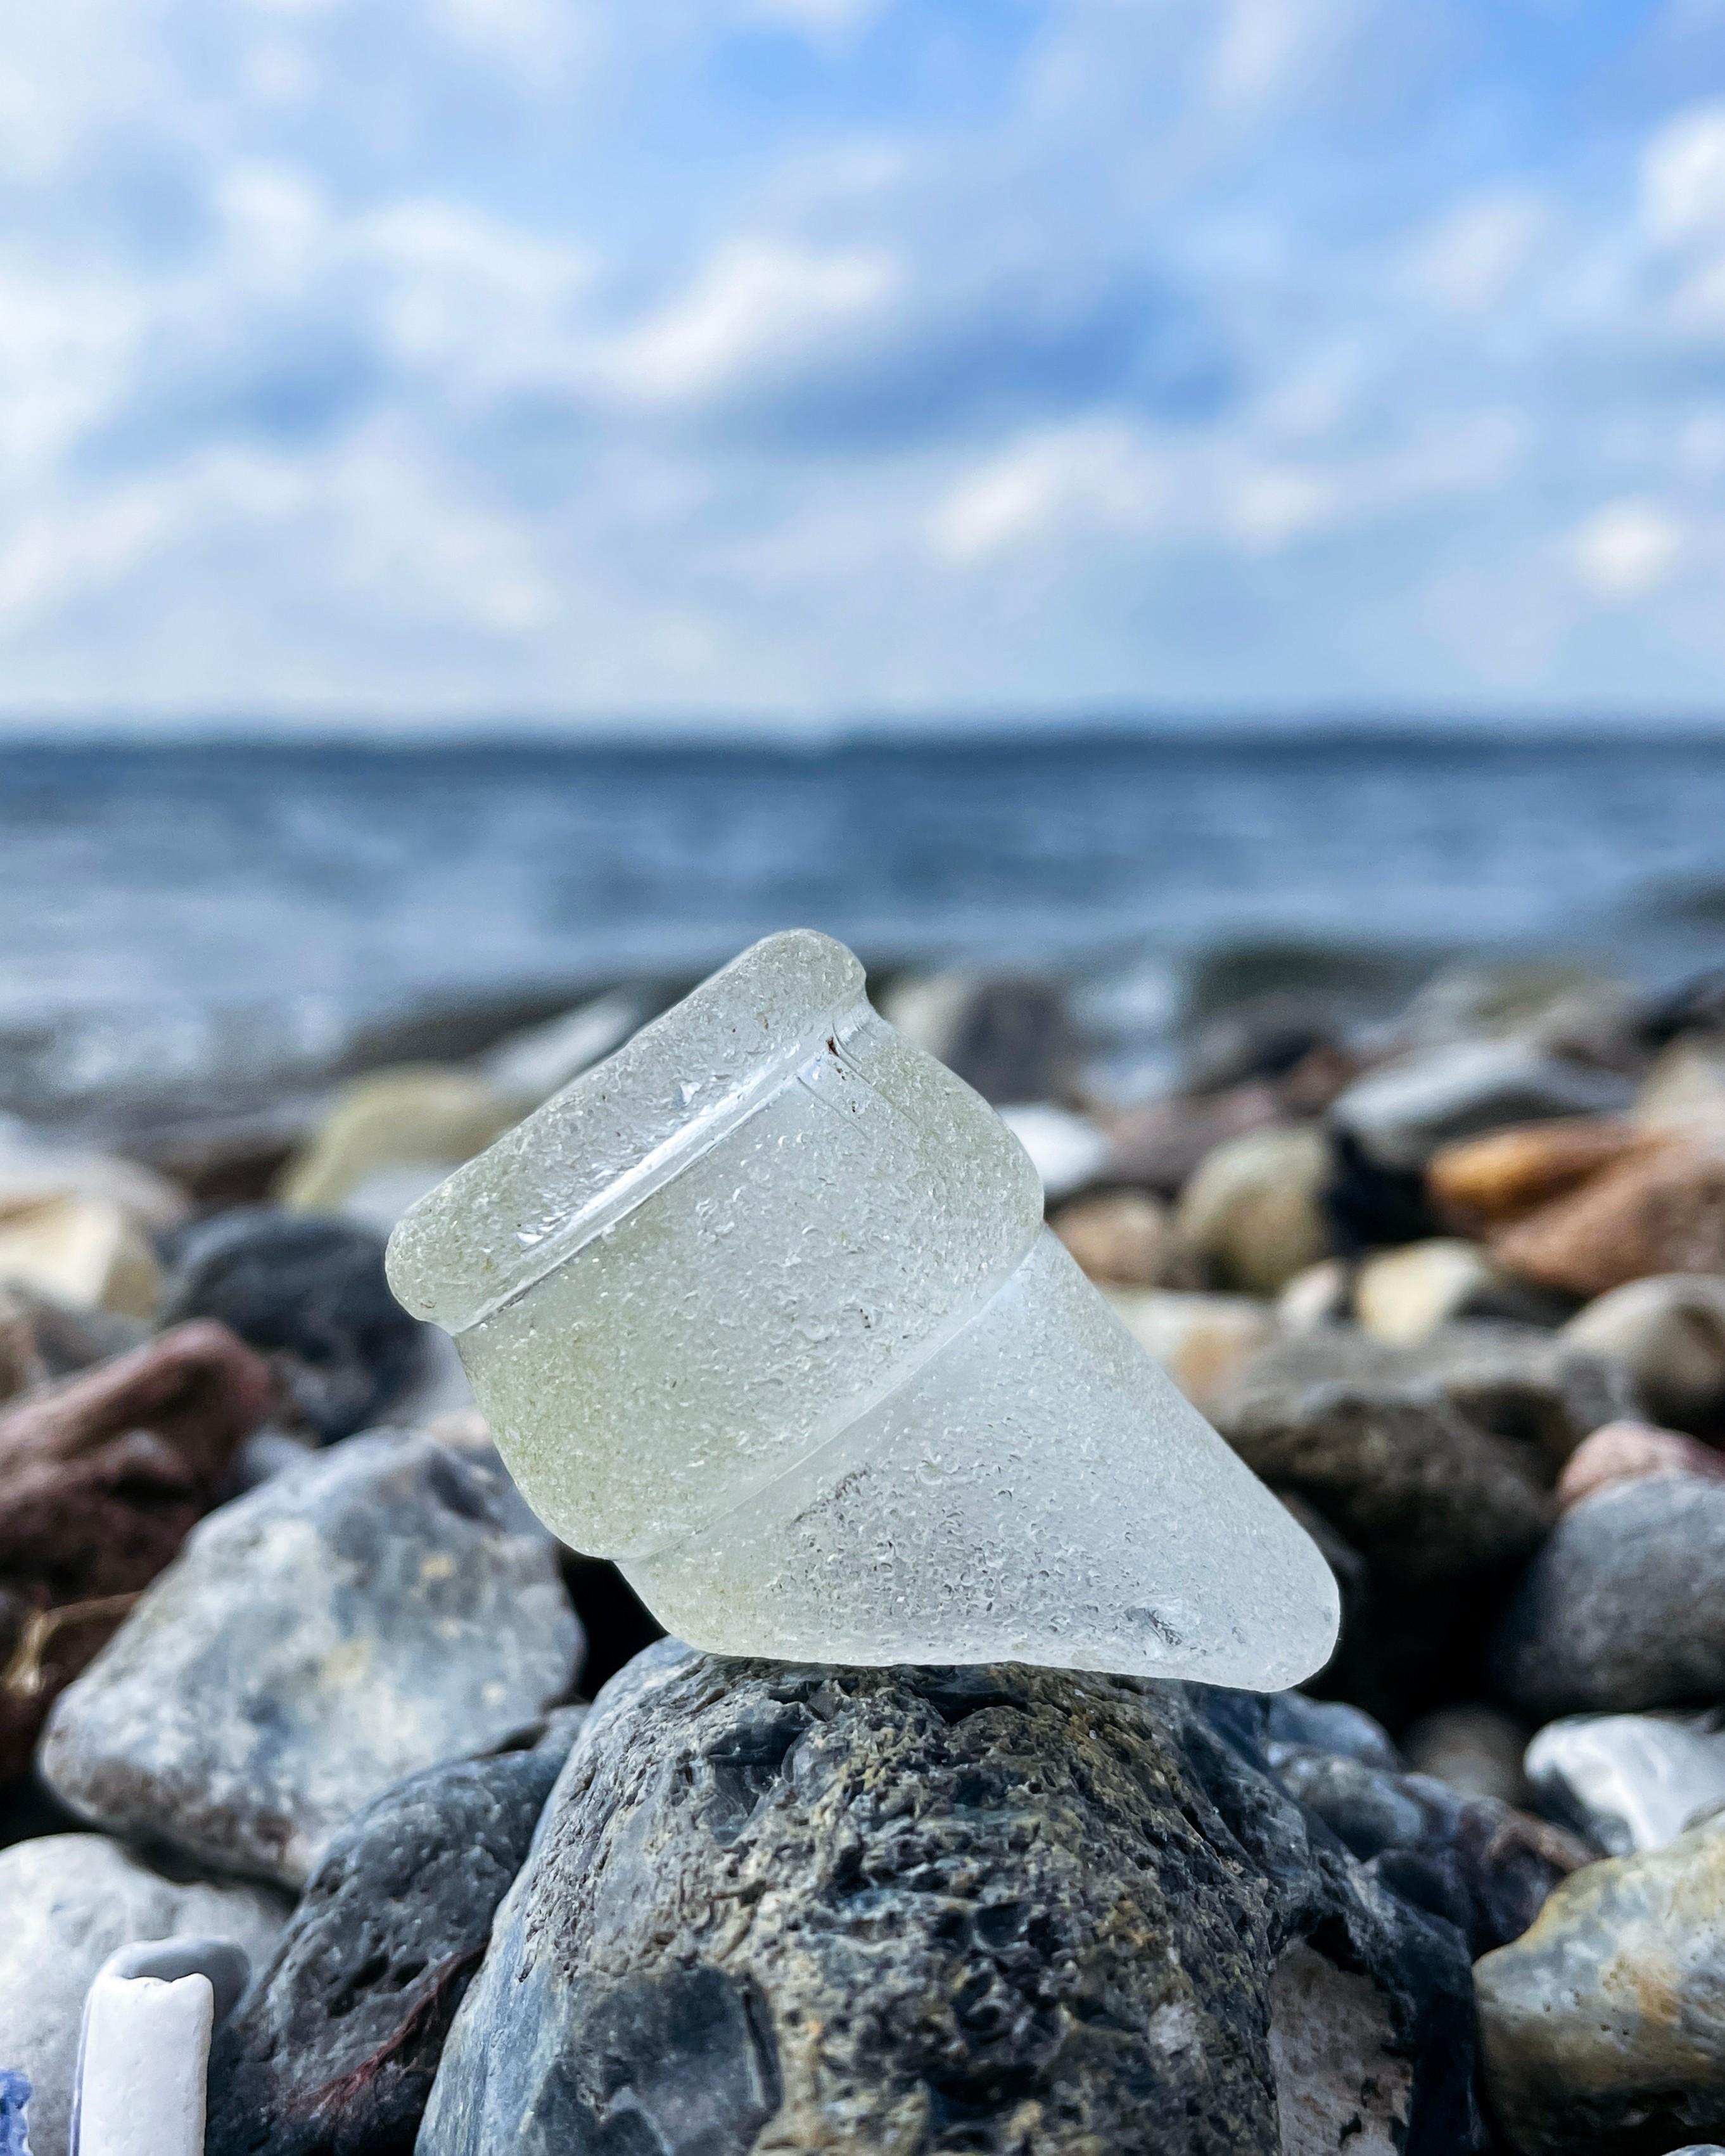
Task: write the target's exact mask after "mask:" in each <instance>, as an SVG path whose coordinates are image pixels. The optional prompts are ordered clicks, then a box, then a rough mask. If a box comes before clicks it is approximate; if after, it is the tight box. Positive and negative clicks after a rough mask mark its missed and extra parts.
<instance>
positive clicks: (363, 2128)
mask: <svg viewBox="0 0 1725 2156" xmlns="http://www.w3.org/2000/svg"><path fill="white" fill-rule="evenodd" d="M584 1712H585V1710H584V1709H583V1708H580V1707H565V1708H562V1709H561V1710H560V1711H559V1712H557V1713H556V1714H555V1715H553V1716H552V1717H551V1726H550V1727H548V1728H547V1729H546V1730H545V1732H543V1734H542V1735H541V1736H540V1737H539V1738H537V1741H536V1742H535V1743H531V1744H529V1745H525V1746H523V1747H521V1748H518V1749H515V1750H511V1751H507V1752H501V1753H495V1754H492V1755H491V1756H490V1757H487V1758H480V1759H461V1760H456V1761H454V1762H453V1763H449V1764H448V1765H445V1766H441V1767H429V1768H427V1769H426V1770H425V1772H424V1774H410V1775H409V1776H408V1779H407V1780H406V1781H404V1782H398V1783H397V1784H395V1786H394V1788H393V1789H386V1790H385V1791H384V1792H383V1794H382V1796H381V1797H377V1798H374V1799H372V1802H371V1803H370V1804H367V1805H365V1806H364V1807H363V1808H362V1809H361V1810H360V1811H358V1812H357V1813H356V1814H355V1815H354V1816H353V1817H352V1819H351V1820H349V1821H348V1822H347V1825H346V1826H344V1827H343V1828H342V1829H341V1830H340V1832H339V1833H337V1834H336V1835H334V1836H333V1837H332V1838H331V1841H330V1844H329V1846H328V1847H327V1849H326V1851H325V1852H324V1857H323V1861H322V1862H321V1864H320V1865H319V1866H318V1868H317V1870H316V1872H314V1873H313V1875H312V1877H311V1883H310V1884H309V1885H308V1886H307V1887H306V1890H305V1897H304V1899H303V1900H302V1901H301V1902H300V1906H299V1907H298V1908H297V1909H296V1910H295V1912H294V1915H293V1918H292V1921H291V1922H290V1924H289V1926H288V1928H287V1930H286V1931H285V1933H284V1934H283V1935H282V1938H281V1943H280V1946H279V1947H278V1948H277V1949H276V1952H275V1957H274V1958H273V1959H272V1960H271V1961H270V1963H269V1964H268V1965H267V1966H266V1967H265V1968H264V1969H261V1970H259V1973H258V1975H257V1978H256V1980H255V1981H254V1984H253V1985H252V1988H251V1989H250V1991H249V1993H248V1994H247V1995H246V1997H245V1999H244V2003H243V2004H242V2005H241V2007H240V2010H239V2013H237V2014H236V2015H234V2018H233V2020H231V2021H229V2022H228V2025H227V2026H226V2027H225V2028H223V2029H222V2030H220V2031H219V2033H218V2035H217V2038H216V2041H215V2046H214V2048H213V2051H212V2052H211V2054H210V2071H209V2082H210V2100H209V2123H208V2133H207V2134H206V2137H205V2148H206V2151H207V2156H326V2152H329V2151H332V2150H337V2149H339V2150H354V2151H359V2150H379V2151H381V2150H386V2149H404V2148H408V2147H409V2146H410V2145H411V2143H412V2141H413V2135H414V2133H415V2132H416V2131H417V2130H418V2124H419V2119H420V2115H421V2114H422V2112H424V2108H425V2099H426V2097H427V2096H428V2095H429V2092H430V2089H431V2083H432V2077H433V2076H434V2074H435V2072H436V2071H437V2063H438V2060H439V2056H441V2053H442V2050H443V2043H444V2037H445V2035H447V2033H448V2031H449V2024H450V2022H451V2020H453V2019H454V2014H455V2010H456V2008H457V2007H458V2006H459V2005H460V2003H461V1999H462V1997H463V1994H465V1991H466V1989H467V1986H468V1984H470V1982H471V1980H472V1978H473V1974H474V1971H475V1969H477V1968H478V1966H479V1964H480V1960H481V1958H482V1957H483V1956H484V1953H485V1943H486V1941H487V1939H488V1938H490V1931H491V1919H492V1917H493V1916H494V1915H495V1912H496V1907H497V1904H498V1902H499V1901H500V1900H501V1898H502V1897H503V1895H504V1893H505V1892H506V1890H507V1888H508V1886H509V1885H510V1882H511V1881H512V1880H513V1879H514V1877H515V1875H516V1872H517V1871H519V1870H520V1869H521V1861H522V1860H523V1858H524V1857H525V1856H526V1853H527V1850H528V1847H529V1845H530V1844H531V1840H532V1836H533V1830H534V1828H535V1827H536V1825H537V1824H538V1820H539V1815H540V1813H541V1811H542V1809H543V1808H544V1804H545V1799H546V1798H547V1796H548V1795H549V1794H550V1793H551V1788H552V1783H553V1782H555V1780H556V1779H557V1773H558V1770H559V1768H561V1767H562V1763H563V1761H564V1759H565V1758H567V1755H568V1751H569V1747H570V1744H571V1743H572V1742H573V1739H574V1736H575V1732H576V1731H577V1729H578V1727H580V1723H581V1720H582V1717H583V1713H584Z"/></svg>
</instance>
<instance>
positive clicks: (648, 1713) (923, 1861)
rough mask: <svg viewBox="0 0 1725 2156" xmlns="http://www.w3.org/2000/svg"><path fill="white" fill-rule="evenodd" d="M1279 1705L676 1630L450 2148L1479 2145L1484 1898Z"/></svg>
mask: <svg viewBox="0 0 1725 2156" xmlns="http://www.w3.org/2000/svg"><path fill="white" fill-rule="evenodd" d="M1265 1724H1266V1713H1265V1707H1264V1703H1263V1702H1261V1701H1260V1700H1258V1699H1256V1698H1255V1697H1253V1696H1252V1695H1250V1694H1240V1693H1235V1694H1231V1695H1224V1694H1219V1693H1205V1692H1204V1691H1202V1690H1201V1689H1200V1688H1198V1687H1187V1686H1179V1685H1160V1686H1158V1685H1155V1684H1151V1683H1146V1682H1142V1681H1134V1680H1131V1679H1123V1678H1107V1677H1095V1676H1075V1675H1070V1674H1067V1673H1065V1672H1060V1671H1048V1670H1035V1669H1028V1668H1024V1667H1005V1666H1002V1667H995V1668H982V1669H963V1670H935V1669H893V1670H859V1669H840V1668H824V1669H822V1668H806V1667H795V1666H783V1665H777V1664H768V1663H762V1662H751V1661H725V1660H722V1659H721V1658H719V1657H716V1656H711V1655H701V1654H697V1653H695V1652H693V1651H691V1650H689V1649H687V1648H685V1647H683V1646H681V1645H679V1644H678V1643H677V1642H675V1641H674V1640H667V1641H663V1642H661V1643H660V1645H658V1646H656V1647H653V1648H649V1650H647V1652H646V1653H645V1654H644V1655H639V1656H638V1657H637V1658H636V1660H635V1661H634V1662H633V1663H631V1664H630V1665H629V1667H628V1668H627V1669H626V1670H624V1671H622V1672H620V1673H619V1676H617V1677H616V1678H614V1680H613V1681H612V1682H611V1683H610V1684H609V1685H608V1686H606V1688H605V1691H603V1693H602V1694H601V1696H600V1698H599V1701H598V1704H597V1705H596V1707H595V1708H594V1711H593V1714H592V1716H591V1717H590V1718H589V1720H588V1723H587V1725H586V1727H584V1729H583V1732H582V1735H581V1738H580V1739H579V1740H578V1743H577V1745H576V1748H575V1750H574V1752H573V1753H572V1754H571V1757H570V1759H569V1761H568V1763H567V1766H566V1767H565V1768H564V1769H563V1772H562V1776H561V1777H560V1779H559V1781H558V1784H557V1788H556V1789H555V1790H554V1791H553V1793H552V1797H551V1799H550V1800H549V1802H548V1803H547V1807H546V1810H545V1814H544V1816H543V1818H542V1821H541V1825H540V1830H539V1835H538V1837H537V1840H536V1844H535V1847H534V1851H533V1854H532V1855H531V1857H530V1858H529V1860H528V1861H527V1864H526V1867H525V1868H524V1869H523V1871H522V1872H521V1876H520V1877H519V1878H518V1879H517V1881H516V1884H515V1886H513V1887H512V1888H511V1892H510V1893H509V1895H508V1897H506V1900H505V1902H504V1903H503V1905H502V1907H501V1908H500V1910H499V1912H498V1915H497V1921H496V1923H495V1928H494V1929H493V1932H492V1937H491V1944H490V1951H489V1953H487V1955H486V1958H485V1964H484V1967H483V1968H482V1969H481V1970H480V1974H479V1976H478V1978H477V1979H475V1983H474V1984H473V1987H472V1989H470V1991H469V1993H468V1994H467V1997H466V1999H465V2002H464V2003H463V2005H462V2008H461V2010H460V2012H459V2015H457V2017H456V2020H455V2023H454V2028H453V2029H452V2030H451V2031H450V2034H449V2040H448V2042H447V2043H446V2045H445V2046H444V2056H443V2063H442V2065H441V2066H440V2068H439V2072H438V2076H437V2081H436V2082H435V2085H434V2088H433V2092H432V2097H431V2102H430V2104H429V2107H428V2110H427V2112H426V2115H425V2119H424V2124H423V2126H422V2128H421V2129H420V2133H419V2138H418V2143H417V2149H418V2156H495V2152H496V2151H498V2150H501V2149H503V2148H508V2149H509V2150H510V2151H511V2156H601V2152H603V2156H624V2152H635V2151H639V2152H643V2156H646V2152H652V2156H660V2152H675V2156H745V2152H751V2151H763V2150H765V2149H768V2148H773V2149H783V2150H785V2151H787V2152H788V2151H791V2150H798V2149H814V2148H819V2149H820V2150H821V2151H822V2152H823V2156H880V2152H882V2151H884V2150H887V2149H893V2150H902V2151H905V2152H907V2156H908V2152H911V2151H917V2150H927V2151H932V2150H935V2149H937V2148H942V2149H951V2150H957V2149H961V2148H970V2149H976V2150H983V2149H998V2150H1001V2151H1005V2150H1007V2149H1013V2150H1023V2151H1027V2152H1028V2151H1034V2152H1035V2156H1081V2152H1084V2156H1094V2152H1096V2151H1098V2150H1102V2149H1108V2150H1113V2149H1119V2150H1122V2151H1126V2150H1136V2149H1155V2150H1156V2151H1157V2152H1158V2156H1199V2152H1204V2156H1222V2152H1224V2151H1225V2152H1227V2156H1281V2151H1283V2150H1284V2149H1286V2148H1298V2149H1300V2150H1301V2151H1303V2152H1309V2156H1319V2152H1326V2151H1330V2150H1337V2151H1339V2150H1344V2149H1345V2150H1348V2151H1349V2152H1350V2156H1352V2152H1354V2151H1357V2150H1358V2149H1361V2148H1380V2147H1381V2148H1386V2149H1387V2148H1399V2147H1402V2146H1404V2145H1405V2146H1406V2147H1407V2148H1412V2149H1431V2150H1438V2149H1441V2150H1444V2151H1445V2152H1456V2156H1459V2152H1461V2151H1464V2150H1467V2149H1471V2148H1476V2147H1477V2146H1478V2145H1479V2141H1480V2126H1479V2121H1478V2118H1477V2116H1476V2112H1475V2110H1474V2107H1473V2100H1472V2093H1471V2091H1472V2022H1471V2006H1470V2000H1469V1995H1468V1988H1467V1982H1466V1949H1465V1948H1464V1947H1463V1945H1462V1943H1461V1938H1460V1936H1459V1934H1458V1933H1456V1931H1455V1928H1453V1927H1452V1926H1450V1924H1447V1923H1445V1922H1438V1921H1435V1920H1434V1919H1432V1918H1430V1917H1426V1916H1425V1915H1424V1914H1422V1913H1421V1912H1418V1911H1416V1910H1414V1908H1412V1907H1410V1906H1409V1905H1408V1904H1407V1903H1405V1902H1403V1901H1401V1900H1400V1898H1399V1897H1397V1896H1396V1895H1394V1894H1393V1893H1391V1892H1388V1891H1386V1890H1385V1889H1384V1888H1383V1887H1382V1886H1379V1885H1378V1884H1377V1883H1375V1882H1373V1881H1371V1880H1369V1879H1368V1878H1367V1877H1366V1876H1365V1875H1364V1874H1363V1872H1362V1871H1361V1870H1360V1868H1359V1867H1358V1866H1357V1865H1355V1864H1354V1862H1353V1860H1352V1859H1351V1858H1350V1857H1349V1856H1348V1855H1347V1853H1346V1852H1345V1851H1343V1849H1342V1847H1341V1846H1340V1845H1339V1844H1338V1843H1337V1841H1336V1840H1334V1838H1333V1837H1332V1835H1330V1834H1329V1833H1328V1832H1327V1830H1325V1829H1324V1828H1323V1826H1322V1825H1321V1824H1320V1823H1319V1822H1318V1821H1317V1820H1316V1819H1314V1818H1313V1817H1312V1815H1310V1814H1308V1813H1307V1812H1306V1811H1305V1810H1304V1809H1302V1808H1301V1806H1300V1805H1299V1804H1297V1803H1296V1802H1295V1801H1293V1800H1292V1799H1291V1798H1289V1797H1288V1796H1287V1794H1286V1793H1285V1792H1284V1791H1283V1790H1282V1789H1281V1788H1280V1787H1279V1786H1278V1785H1277V1784H1276V1782H1275V1781H1274V1780H1273V1779H1272V1778H1271V1776H1270V1775H1269V1774H1267V1773H1266V1771H1265V1770H1264V1768H1263V1766H1262V1764H1261V1759H1262V1747H1263V1745H1264V1743H1265V1742H1266V1727H1265ZM1279 2102H1280V2107H1281V2125H1279V2123H1278V2104H1279ZM1296 2118H1297V2121H1298V2132H1297V2133H1296V2134H1295V2135H1293V2136H1292V2137H1291V2138H1284V2136H1285V2131H1286V2128H1287V2125H1288V2123H1289V2122H1290V2121H1292V2120H1294V2119H1296ZM1362 2137H1363V2138H1362Z"/></svg>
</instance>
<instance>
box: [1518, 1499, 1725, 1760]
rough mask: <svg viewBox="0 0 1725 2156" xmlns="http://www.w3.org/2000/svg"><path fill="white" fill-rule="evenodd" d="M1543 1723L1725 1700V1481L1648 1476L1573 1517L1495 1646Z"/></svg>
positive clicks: (1560, 1528) (1586, 1504)
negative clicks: (1563, 1717) (1572, 1716)
mask: <svg viewBox="0 0 1725 2156" xmlns="http://www.w3.org/2000/svg"><path fill="white" fill-rule="evenodd" d="M1494 1653H1495V1659H1496V1666H1497V1676H1498V1686H1499V1688H1500V1689H1501V1690H1502V1694H1503V1696H1504V1697H1505V1698H1506V1699H1507V1700H1509V1701H1511V1702H1512V1703H1513V1704H1514V1705H1515V1706H1517V1707H1520V1708H1522V1710H1523V1712H1526V1713H1527V1715H1528V1716H1529V1717H1531V1718H1532V1720H1533V1721H1535V1722H1545V1721H1549V1720H1550V1719H1552V1718H1553V1717H1555V1716H1558V1715H1563V1714H1586V1713H1601V1714H1610V1713H1632V1712H1635V1711H1636V1710H1637V1709H1639V1708H1642V1707H1687V1706H1706V1707H1711V1706H1712V1705H1714V1704H1715V1703H1716V1702H1718V1701H1720V1700H1722V1699H1725V1482H1719V1481H1711V1480H1708V1479H1705V1478H1703V1477H1702V1476H1696V1475H1650V1476H1643V1477H1641V1478H1640V1480H1638V1481H1632V1482H1618V1483H1614V1484H1611V1485H1609V1486H1608V1487H1607V1488H1605V1489H1604V1490H1600V1491H1596V1492H1595V1493H1594V1495H1593V1496H1590V1497H1588V1498H1586V1499H1584V1501H1582V1502H1581V1503H1580V1504H1579V1505H1577V1506H1575V1507H1573V1508H1572V1509H1571V1510H1570V1511H1569V1512H1566V1513H1565V1514H1564V1515H1563V1518H1562V1519H1561V1520H1560V1521H1559V1522H1558V1524H1557V1526H1556V1527H1554V1528H1553V1531H1552V1533H1551V1535H1550V1536H1549V1537H1548V1540H1547V1541H1546V1543H1544V1545H1543V1548H1541V1549H1540V1551H1539V1553H1538V1556H1537V1557H1536V1558H1534V1559H1533V1562H1532V1563H1531V1564H1530V1565H1529V1566H1528V1568H1527V1572H1526V1573H1525V1574H1524V1575H1523V1577H1522V1582H1521V1584H1520V1585H1519V1587H1518V1588H1517V1590H1516V1594H1515V1596H1514V1598H1513V1599H1512V1602H1511V1604H1510V1605H1509V1608H1508V1609H1507V1611H1506V1612H1505V1613H1504V1617H1503V1621H1502V1625H1501V1627H1500V1628H1499V1631H1498V1635H1497V1642H1496V1645H1495V1650H1494Z"/></svg>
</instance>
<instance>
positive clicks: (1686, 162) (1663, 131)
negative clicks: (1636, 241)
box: [1641, 103, 1725, 242]
mask: <svg viewBox="0 0 1725 2156" xmlns="http://www.w3.org/2000/svg"><path fill="white" fill-rule="evenodd" d="M1641 199H1642V206H1643V213H1644V215H1645V218H1646V222H1647V226H1648V229H1649V230H1650V231H1651V233H1652V234H1653V236H1654V237H1655V238H1656V239H1661V240H1666V241H1676V242H1682V241H1688V240H1694V239H1717V240H1721V241H1725V103H1722V104H1718V105H1696V106H1694V107H1692V109H1691V110H1688V111H1686V112H1681V113H1679V114H1678V115H1676V118H1675V119H1672V120H1668V121H1666V123H1665V125H1664V126H1662V127H1661V128H1660V129H1659V131H1657V133H1656V135H1655V136H1653V139H1652V141H1651V142H1649V144H1648V145H1647V149H1646V151H1645V156H1644V157H1643V159H1642V163H1641Z"/></svg>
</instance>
